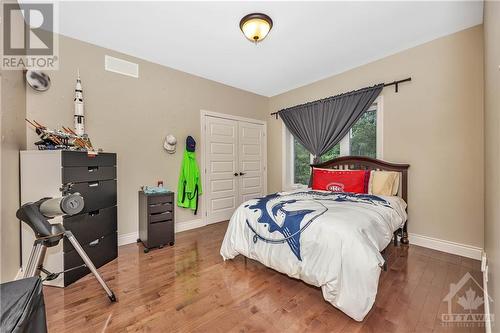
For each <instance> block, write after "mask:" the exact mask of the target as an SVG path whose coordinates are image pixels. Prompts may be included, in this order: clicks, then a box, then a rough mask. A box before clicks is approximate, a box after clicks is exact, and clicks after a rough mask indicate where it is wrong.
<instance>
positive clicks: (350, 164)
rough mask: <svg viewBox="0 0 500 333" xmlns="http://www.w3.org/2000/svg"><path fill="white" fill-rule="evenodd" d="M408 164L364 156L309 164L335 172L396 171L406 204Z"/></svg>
mask: <svg viewBox="0 0 500 333" xmlns="http://www.w3.org/2000/svg"><path fill="white" fill-rule="evenodd" d="M409 167H410V165H409V164H396V163H390V162H386V161H382V160H377V159H375V158H371V157H364V156H342V157H338V158H334V159H332V160H329V161H326V162H323V163H319V164H311V168H323V169H337V170H382V171H396V172H400V173H401V177H400V179H401V180H400V181H401V183H400V185H401V191H400V194H401V198H403V200H404V201H405V202H406V203H407V204H408V168H409ZM310 184H312V172H311V182H310ZM406 224H407V223H405V225H404V227H403V230H402V233H401V242H402V243H403V244H408V233H407V230H406Z"/></svg>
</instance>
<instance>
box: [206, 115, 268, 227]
mask: <svg viewBox="0 0 500 333" xmlns="http://www.w3.org/2000/svg"><path fill="white" fill-rule="evenodd" d="M264 131H265V127H264V125H263V124H257V123H251V122H246V121H240V120H233V119H226V118H220V117H213V116H208V115H207V116H205V137H204V140H205V142H204V144H205V170H203V172H205V182H206V183H205V184H204V185H203V192H204V193H203V196H204V197H205V205H206V208H205V211H206V222H207V223H215V222H221V221H227V220H229V219H230V218H231V216H232V215H233V213H234V211H235V210H236V208H238V206H239V205H240V204H241V203H242V202H245V201H247V200H249V199H253V198H257V197H260V196H263V195H264V194H265V191H266V187H265V181H266V178H265V172H266V171H265V167H266V156H265V149H266V147H265V145H266V142H265V139H266V138H265V137H264V133H265V132H264Z"/></svg>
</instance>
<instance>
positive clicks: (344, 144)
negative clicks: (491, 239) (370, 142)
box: [281, 96, 384, 191]
mask: <svg viewBox="0 0 500 333" xmlns="http://www.w3.org/2000/svg"><path fill="white" fill-rule="evenodd" d="M374 108H375V109H376V110H377V134H376V135H377V159H380V160H381V159H383V148H384V137H383V133H384V98H383V96H379V97H378V98H377V99H376V100H375V102H373V105H372V106H371V107H370V108H369V109H368V111H370V110H373V109H374ZM281 133H282V157H283V163H282V182H281V184H282V190H283V191H291V190H294V189H300V188H307V185H304V184H295V183H294V182H293V177H294V170H293V168H294V163H293V160H292V159H293V156H294V152H293V136H292V134H291V133H290V132H289V131H288V129H287V128H286V126H285V124H284V123H283V122H281ZM349 154H350V132H349V133H348V134H347V135H346V136H344V137H343V138H342V140H341V141H340V156H347V155H349ZM312 163H313V155H311V164H312Z"/></svg>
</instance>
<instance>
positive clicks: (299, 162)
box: [283, 97, 382, 189]
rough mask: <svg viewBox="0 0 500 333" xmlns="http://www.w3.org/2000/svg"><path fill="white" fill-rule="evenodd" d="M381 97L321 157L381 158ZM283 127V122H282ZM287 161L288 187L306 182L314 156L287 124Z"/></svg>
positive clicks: (327, 158)
mask: <svg viewBox="0 0 500 333" xmlns="http://www.w3.org/2000/svg"><path fill="white" fill-rule="evenodd" d="M381 102H382V101H381V97H379V98H378V99H377V102H376V103H374V104H373V105H372V106H371V107H370V108H369V109H368V111H366V112H365V113H364V114H363V115H362V116H361V118H359V120H358V121H357V122H356V123H355V124H354V125H353V127H352V128H351V130H350V131H349V133H348V134H347V135H346V136H345V137H344V138H342V140H341V141H340V142H339V143H338V144H337V145H335V146H334V147H333V148H332V149H330V150H329V151H328V152H327V153H325V154H324V155H323V156H321V161H328V160H331V159H332V158H337V157H339V156H346V155H356V156H368V157H373V158H377V157H378V158H381V153H382V107H381ZM283 127H284V125H283ZM283 141H284V147H285V149H286V150H285V156H284V157H285V163H284V170H283V171H284V172H283V184H284V188H285V189H292V188H298V187H303V186H307V185H308V184H309V178H310V174H311V168H310V164H311V163H312V161H313V156H312V155H311V154H309V152H308V151H307V150H306V149H305V148H304V147H303V146H302V145H301V144H300V143H299V142H298V141H297V140H295V138H294V137H293V136H292V135H291V134H290V132H289V131H288V130H287V129H286V127H284V140H283Z"/></svg>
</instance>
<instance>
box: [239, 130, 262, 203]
mask: <svg viewBox="0 0 500 333" xmlns="http://www.w3.org/2000/svg"><path fill="white" fill-rule="evenodd" d="M238 132H239V135H238V160H239V163H238V164H239V169H238V174H239V194H240V195H239V197H240V199H239V203H240V204H241V203H243V202H245V201H247V200H250V199H254V198H258V197H261V196H263V195H264V194H265V193H264V181H265V179H264V177H263V176H264V167H265V161H266V157H265V156H264V152H265V146H264V145H265V137H264V125H262V124H253V123H247V122H243V121H239V122H238Z"/></svg>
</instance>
